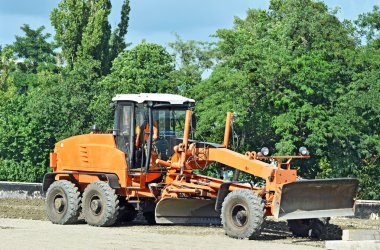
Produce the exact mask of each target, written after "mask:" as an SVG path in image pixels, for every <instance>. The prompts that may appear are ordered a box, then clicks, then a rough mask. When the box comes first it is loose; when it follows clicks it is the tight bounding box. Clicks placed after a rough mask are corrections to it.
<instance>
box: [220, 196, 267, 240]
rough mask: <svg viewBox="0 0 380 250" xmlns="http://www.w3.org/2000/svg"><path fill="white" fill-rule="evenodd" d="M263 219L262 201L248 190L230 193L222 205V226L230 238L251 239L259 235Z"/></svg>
mask: <svg viewBox="0 0 380 250" xmlns="http://www.w3.org/2000/svg"><path fill="white" fill-rule="evenodd" d="M264 217H265V210H264V202H263V200H262V199H261V197H259V196H258V195H257V194H256V193H254V192H252V191H251V190H248V189H237V190H235V191H232V192H231V193H229V194H228V195H227V197H226V198H225V199H224V202H223V204H222V212H221V219H222V225H223V228H224V230H225V232H226V234H227V235H228V236H230V237H232V238H238V239H244V238H250V239H252V238H253V237H255V236H257V235H259V234H260V232H261V228H262V225H263V222H264Z"/></svg>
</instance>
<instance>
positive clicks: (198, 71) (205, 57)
mask: <svg viewBox="0 0 380 250" xmlns="http://www.w3.org/2000/svg"><path fill="white" fill-rule="evenodd" d="M175 36H176V41H174V42H172V43H169V47H170V48H171V49H173V50H174V53H175V55H176V68H177V70H176V71H174V72H173V76H172V78H173V84H175V85H177V86H178V91H179V92H180V93H181V94H184V95H186V94H187V92H188V91H189V90H190V89H191V88H192V87H193V86H194V85H196V84H197V83H199V82H200V81H201V80H202V74H203V73H204V72H205V71H206V70H209V69H211V68H212V66H213V61H212V53H213V50H212V47H213V45H214V44H213V43H207V42H199V41H194V40H189V41H183V40H182V39H181V38H180V37H179V35H178V34H175Z"/></svg>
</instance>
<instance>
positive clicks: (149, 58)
mask: <svg viewBox="0 0 380 250" xmlns="http://www.w3.org/2000/svg"><path fill="white" fill-rule="evenodd" d="M173 71H174V61H173V57H172V56H171V55H170V54H169V53H168V52H167V51H166V50H165V48H164V47H162V46H161V45H158V44H151V43H144V42H143V43H140V44H138V45H137V46H136V47H134V48H133V49H131V50H129V51H125V52H122V53H121V54H120V55H119V57H117V58H116V59H115V60H114V62H113V66H112V70H111V73H110V74H109V75H107V76H106V77H105V78H104V79H103V80H102V81H100V82H99V83H98V85H97V87H96V88H97V94H96V98H95V99H94V101H93V103H92V110H93V115H94V116H95V120H96V123H97V124H98V125H100V127H101V128H103V129H109V128H112V126H111V124H112V121H113V118H112V113H111V110H110V109H109V108H108V104H109V103H110V102H111V98H112V97H113V96H115V95H116V94H121V93H173V92H175V90H176V86H175V85H173V84H172V83H171V81H170V79H171V78H170V76H171V74H172V72H173Z"/></svg>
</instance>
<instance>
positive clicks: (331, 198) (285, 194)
mask: <svg viewBox="0 0 380 250" xmlns="http://www.w3.org/2000/svg"><path fill="white" fill-rule="evenodd" d="M357 190H358V180H356V179H348V178H345V179H328V180H302V181H297V182H292V183H288V184H285V185H283V187H282V192H281V194H280V195H281V197H280V202H279V203H278V202H275V217H277V218H279V219H283V220H289V219H309V218H321V217H334V216H353V215H354V203H355V200H354V199H355V197H356V193H357ZM277 201H278V200H277Z"/></svg>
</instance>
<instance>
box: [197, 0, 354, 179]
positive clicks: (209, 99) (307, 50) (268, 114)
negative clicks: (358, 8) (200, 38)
mask: <svg viewBox="0 0 380 250" xmlns="http://www.w3.org/2000/svg"><path fill="white" fill-rule="evenodd" d="M217 36H218V37H219V38H220V42H219V43H218V48H217V52H216V54H217V56H218V60H219V61H220V63H219V64H218V65H217V66H216V68H215V69H214V71H213V72H212V74H211V76H210V78H209V79H207V80H205V81H204V82H202V83H201V84H200V85H198V86H196V87H195V89H194V92H195V93H197V95H195V96H196V97H197V99H198V101H200V103H198V111H199V112H200V113H201V114H200V115H201V116H203V117H210V118H211V119H212V120H213V121H214V125H215V128H213V129H207V127H206V126H205V129H204V131H205V132H206V131H207V133H208V136H211V137H214V136H216V132H218V133H220V132H221V131H222V127H223V126H224V123H223V122H222V118H219V117H225V112H226V111H227V110H228V109H230V110H233V111H234V112H236V117H237V118H236V124H235V129H236V132H237V134H238V135H239V137H240V138H241V140H240V141H241V142H243V144H242V145H241V150H243V149H245V148H247V149H248V148H250V149H251V150H252V148H253V149H256V150H257V149H259V148H260V147H262V146H268V147H269V148H271V149H272V150H274V149H276V152H277V153H278V154H294V153H295V152H296V150H297V148H298V147H300V146H302V145H304V144H306V146H308V147H310V148H311V151H312V152H313V153H314V155H315V156H316V157H315V158H314V160H309V161H306V162H299V163H298V162H296V164H297V165H299V166H300V167H301V171H300V173H301V174H303V175H305V176H308V177H314V176H315V175H316V174H317V173H318V171H319V165H318V161H319V160H320V159H321V158H323V157H325V156H327V152H328V149H329V146H332V138H333V137H334V135H333V131H330V130H329V128H330V127H331V122H330V120H329V117H331V116H333V115H334V111H333V110H332V109H331V107H332V106H334V105H335V103H336V100H337V98H338V97H339V96H340V95H341V94H342V93H344V91H345V88H346V86H347V85H348V84H349V82H350V74H349V73H350V71H349V69H348V67H349V65H348V62H347V59H348V58H349V57H348V56H347V55H349V52H350V51H353V50H354V48H355V45H356V44H355V39H353V38H352V29H351V26H350V25H349V24H346V23H341V22H340V21H339V20H338V19H337V18H336V16H335V15H334V14H333V13H330V12H329V11H328V8H327V6H326V5H324V4H323V3H320V2H315V1H311V0H309V1H303V0H302V1H301V0H287V1H277V0H273V1H271V4H270V7H269V11H264V10H249V11H248V13H247V18H246V19H245V20H242V19H239V18H237V19H236V20H235V27H234V28H233V29H231V30H227V29H222V30H218V31H217ZM327 48H328V49H327ZM225 93H228V95H226V94H225ZM208 107H212V108H208ZM200 120H201V119H200ZM202 128H203V125H202V124H200V127H199V129H201V131H202ZM220 134H222V133H220ZM219 137H220V136H219Z"/></svg>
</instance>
